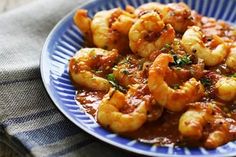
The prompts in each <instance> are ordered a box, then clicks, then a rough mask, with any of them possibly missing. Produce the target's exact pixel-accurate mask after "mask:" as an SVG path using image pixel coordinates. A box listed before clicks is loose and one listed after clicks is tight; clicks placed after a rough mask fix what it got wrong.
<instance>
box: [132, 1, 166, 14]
mask: <svg viewBox="0 0 236 157" xmlns="http://www.w3.org/2000/svg"><path fill="white" fill-rule="evenodd" d="M164 7H165V5H163V4H160V3H157V2H150V3H146V4H143V5H141V6H139V7H138V8H137V9H136V10H135V14H136V15H137V16H141V15H142V14H145V13H147V12H150V11H156V12H159V11H161V10H162V9H163V8H164Z"/></svg>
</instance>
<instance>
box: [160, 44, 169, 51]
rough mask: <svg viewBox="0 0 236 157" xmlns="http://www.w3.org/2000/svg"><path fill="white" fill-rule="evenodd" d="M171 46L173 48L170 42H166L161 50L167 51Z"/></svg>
mask: <svg viewBox="0 0 236 157" xmlns="http://www.w3.org/2000/svg"><path fill="white" fill-rule="evenodd" d="M170 48H171V46H170V44H165V46H164V47H162V48H161V51H165V50H167V49H170Z"/></svg>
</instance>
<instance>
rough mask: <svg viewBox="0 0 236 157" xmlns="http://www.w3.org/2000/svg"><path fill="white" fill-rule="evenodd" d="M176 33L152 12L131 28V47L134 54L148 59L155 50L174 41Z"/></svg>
mask: <svg viewBox="0 0 236 157" xmlns="http://www.w3.org/2000/svg"><path fill="white" fill-rule="evenodd" d="M174 37H175V31H174V29H173V28H172V26H171V25H169V24H167V25H165V24H164V22H163V21H162V20H161V18H160V16H159V15H158V13H156V12H154V11H152V12H148V13H146V14H144V15H142V16H141V17H140V18H139V19H138V20H137V21H136V22H135V23H134V24H133V25H132V27H131V28H130V31H129V40H130V41H129V45H130V48H131V50H132V51H133V52H134V53H137V54H138V55H140V56H142V57H148V56H149V55H150V54H151V53H152V52H154V51H155V50H158V49H161V48H162V47H163V46H164V45H166V44H171V43H172V42H173V41H174Z"/></svg>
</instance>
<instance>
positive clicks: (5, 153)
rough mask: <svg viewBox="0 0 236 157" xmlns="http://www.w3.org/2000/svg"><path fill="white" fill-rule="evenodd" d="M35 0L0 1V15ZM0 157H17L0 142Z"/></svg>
mask: <svg viewBox="0 0 236 157" xmlns="http://www.w3.org/2000/svg"><path fill="white" fill-rule="evenodd" d="M32 1H35V0H0V14H2V13H4V12H6V11H9V10H12V9H14V8H17V7H19V6H22V5H25V4H28V3H30V2H32ZM0 157H18V155H17V154H16V153H14V152H13V151H12V149H11V148H9V147H8V146H6V145H5V144H3V143H1V142H0Z"/></svg>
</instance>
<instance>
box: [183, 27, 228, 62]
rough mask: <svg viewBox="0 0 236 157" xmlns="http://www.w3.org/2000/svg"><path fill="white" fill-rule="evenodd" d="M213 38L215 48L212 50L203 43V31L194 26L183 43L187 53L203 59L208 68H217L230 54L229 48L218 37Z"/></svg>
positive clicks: (187, 32)
mask: <svg viewBox="0 0 236 157" xmlns="http://www.w3.org/2000/svg"><path fill="white" fill-rule="evenodd" d="M213 38H214V39H213V40H212V43H213V45H214V46H213V47H215V48H214V49H213V50H211V49H210V48H208V47H207V46H206V45H205V44H204V42H203V33H202V32H201V29H200V28H199V27H197V26H193V27H191V28H189V29H188V30H187V31H186V32H185V33H184V35H183V37H182V40H181V43H182V46H183V47H184V49H185V51H186V52H187V53H189V54H193V53H196V55H197V57H199V58H201V59H203V60H204V62H205V64H206V65H207V66H215V65H217V64H219V63H221V62H222V61H223V60H224V58H225V57H226V55H227V54H228V46H227V45H226V43H224V41H222V40H221V38H220V37H218V36H217V35H215V36H213ZM210 46H211V45H209V47H210Z"/></svg>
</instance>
